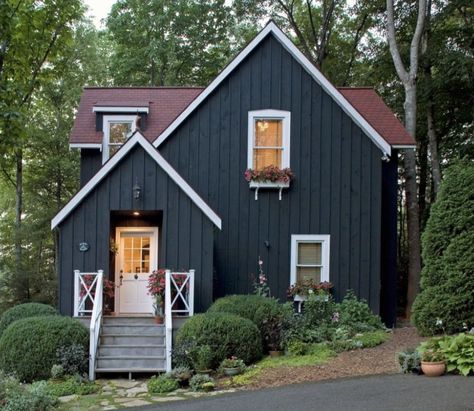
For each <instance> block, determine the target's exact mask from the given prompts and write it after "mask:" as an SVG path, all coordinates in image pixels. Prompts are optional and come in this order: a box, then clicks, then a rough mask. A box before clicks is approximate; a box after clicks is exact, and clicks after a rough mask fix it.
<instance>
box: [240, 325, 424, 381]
mask: <svg viewBox="0 0 474 411" xmlns="http://www.w3.org/2000/svg"><path fill="white" fill-rule="evenodd" d="M423 340H425V338H423V337H420V336H419V335H418V334H417V331H416V329H415V328H413V327H402V328H396V329H395V330H394V331H393V334H392V336H391V338H390V340H388V341H387V342H385V343H383V344H381V345H379V346H377V347H374V348H365V349H362V350H353V351H345V352H342V353H341V354H339V355H338V356H337V357H335V358H333V359H331V360H329V362H327V363H324V364H322V365H314V366H305V367H278V368H269V369H266V370H265V373H263V374H262V375H260V376H259V377H258V379H257V380H256V381H255V382H254V383H252V384H251V385H249V386H247V387H246V388H248V389H260V388H268V387H278V386H280V385H288V384H296V383H301V382H309V381H321V380H329V379H335V378H346V377H358V376H363V375H376V374H394V373H398V372H400V371H399V367H398V363H397V353H398V352H400V351H403V350H406V349H408V348H416V346H417V345H418V344H419V343H420V342H422V341H423Z"/></svg>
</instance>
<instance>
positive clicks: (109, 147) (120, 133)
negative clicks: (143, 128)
mask: <svg viewBox="0 0 474 411" xmlns="http://www.w3.org/2000/svg"><path fill="white" fill-rule="evenodd" d="M136 119H137V116H104V120H103V131H104V142H103V147H102V163H105V162H106V161H107V160H108V159H109V158H110V157H112V156H113V155H114V154H115V153H116V152H117V150H118V149H119V148H120V147H121V146H122V145H123V144H124V143H125V142H126V141H127V139H128V138H129V137H130V136H131V135H132V134H133V132H134V131H135V129H136Z"/></svg>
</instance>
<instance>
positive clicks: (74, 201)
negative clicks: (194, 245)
mask: <svg viewBox="0 0 474 411" xmlns="http://www.w3.org/2000/svg"><path fill="white" fill-rule="evenodd" d="M136 145H140V146H141V147H142V148H143V149H144V150H145V151H146V152H147V153H148V154H149V155H150V157H151V158H152V159H153V160H155V162H156V163H157V164H158V165H159V166H160V167H161V168H162V169H163V171H164V172H165V173H166V174H167V175H168V176H169V177H170V178H171V179H172V180H173V181H174V182H175V183H176V184H177V185H178V187H180V188H181V190H183V191H184V193H185V194H186V195H187V196H188V197H189V198H190V199H191V201H193V202H194V204H195V205H196V206H197V207H198V208H199V209H200V210H201V211H202V212H203V213H204V214H205V215H206V216H207V217H208V218H209V220H211V221H212V223H214V225H215V226H216V227H217V228H219V229H222V221H221V219H220V217H219V216H218V215H217V214H216V213H215V212H214V210H212V209H211V207H209V205H208V204H207V203H206V202H205V201H204V200H203V199H202V198H201V197H200V196H199V194H197V193H196V192H195V191H194V190H193V189H192V188H191V186H190V185H189V184H188V183H187V182H186V181H185V180H184V179H183V177H181V176H180V175H179V174H178V172H177V171H176V170H175V169H174V168H173V167H172V166H171V164H169V163H168V162H167V161H166V160H165V159H164V158H163V156H162V155H161V154H160V153H159V152H158V150H157V149H156V148H155V147H153V145H152V144H151V143H150V142H149V141H148V140H147V139H146V138H145V137H144V136H143V135H142V134H141V133H140V132H139V131H136V132H135V133H134V134H133V136H131V137H130V138H129V139H128V140H127V142H126V143H125V144H124V145H123V146H122V147H121V148H120V150H118V151H117V153H115V155H114V156H113V157H111V158H110V159H109V160H108V161H107V162H106V163H105V164H104V165H103V166H102V168H101V169H100V170H99V171H98V172H97V173H96V174H95V175H94V177H92V178H91V179H90V180H89V181H88V183H87V184H86V185H85V186H84V187H82V188H81V189H80V190H79V191H78V192H77V193H76V195H74V197H72V198H71V200H69V202H68V203H67V204H66V205H65V206H64V207H63V208H62V209H61V211H60V212H59V213H58V214H56V216H55V217H54V218H53V219H52V220H51V229H54V228H55V227H57V226H58V225H59V224H60V223H61V221H63V220H64V219H65V218H66V217H67V216H68V215H69V214H70V213H71V212H72V211H73V210H74V209H75V208H76V207H77V206H78V205H79V204H80V203H81V201H82V200H83V199H84V198H85V197H86V196H87V195H88V194H89V193H90V192H91V191H92V190H93V189H94V188H95V187H96V186H97V185H98V184H99V183H100V182H101V181H102V180H103V179H104V178H105V177H106V176H107V175H108V174H109V173H110V172H111V171H112V170H113V169H114V168H115V166H116V165H117V164H119V163H120V161H121V160H122V159H123V158H124V157H125V156H126V155H127V153H128V152H129V151H130V150H131V149H132V148H133V147H135V146H136Z"/></svg>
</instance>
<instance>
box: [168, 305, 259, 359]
mask: <svg viewBox="0 0 474 411" xmlns="http://www.w3.org/2000/svg"><path fill="white" fill-rule="evenodd" d="M176 342H177V344H178V345H180V344H184V345H186V344H189V345H193V344H195V346H196V347H202V346H205V345H207V346H209V347H210V348H211V350H212V361H211V362H212V367H213V368H216V367H217V366H218V365H219V364H220V363H221V361H222V360H223V359H225V358H228V357H231V356H232V355H235V356H236V357H238V358H240V359H242V360H243V361H244V362H245V363H246V364H250V363H252V362H254V361H256V360H258V359H259V358H260V357H261V355H262V345H261V336H260V331H259V330H258V328H257V326H256V325H255V324H254V323H252V321H250V320H248V319H247V318H243V317H239V316H238V315H235V314H229V313H217V312H214V313H205V314H198V315H195V316H193V317H191V318H190V319H189V320H187V321H186V322H185V323H184V325H183V327H182V328H181V329H180V330H179V332H178V334H177V336H176Z"/></svg>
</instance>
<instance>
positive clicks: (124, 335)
mask: <svg viewBox="0 0 474 411" xmlns="http://www.w3.org/2000/svg"><path fill="white" fill-rule="evenodd" d="M101 336H105V337H161V338H163V337H164V335H160V334H138V335H137V334H115V333H114V334H103V333H102V334H101Z"/></svg>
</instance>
